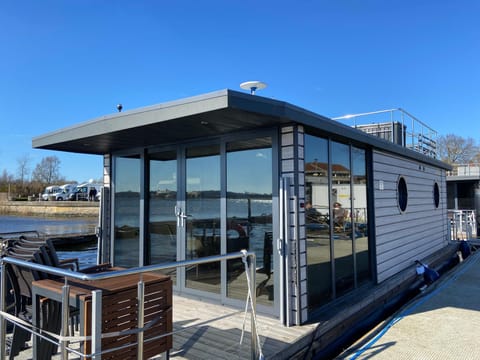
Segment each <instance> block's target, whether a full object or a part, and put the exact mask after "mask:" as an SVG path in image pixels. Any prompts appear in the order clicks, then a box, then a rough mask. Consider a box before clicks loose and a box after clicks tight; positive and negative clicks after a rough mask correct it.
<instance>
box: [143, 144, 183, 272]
mask: <svg viewBox="0 0 480 360" xmlns="http://www.w3.org/2000/svg"><path fill="white" fill-rule="evenodd" d="M149 158H150V160H149V163H150V179H149V195H150V197H149V198H150V200H149V207H148V208H149V216H148V242H147V247H146V252H147V264H149V265H150V264H159V263H167V262H174V261H175V260H176V259H177V219H176V216H175V207H176V205H177V152H176V151H163V152H157V153H153V154H150V156H149ZM168 274H169V275H171V276H174V275H175V270H170V271H168ZM173 280H174V281H175V279H173Z"/></svg>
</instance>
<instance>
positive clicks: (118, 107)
mask: <svg viewBox="0 0 480 360" xmlns="http://www.w3.org/2000/svg"><path fill="white" fill-rule="evenodd" d="M122 109H123V106H122V104H118V105H117V110H118V112H122Z"/></svg>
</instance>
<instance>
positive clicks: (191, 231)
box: [181, 145, 220, 293]
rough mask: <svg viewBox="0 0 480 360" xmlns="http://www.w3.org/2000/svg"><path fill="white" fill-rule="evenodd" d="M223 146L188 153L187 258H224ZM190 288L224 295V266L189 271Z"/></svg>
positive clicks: (201, 267) (187, 279)
mask: <svg viewBox="0 0 480 360" xmlns="http://www.w3.org/2000/svg"><path fill="white" fill-rule="evenodd" d="M219 151H220V149H219V146H218V145H214V146H207V147H196V148H190V149H187V160H186V211H185V216H186V218H182V219H181V221H185V222H186V229H185V230H186V234H185V237H186V239H185V241H186V243H185V250H186V253H185V258H186V259H196V258H201V257H205V256H211V255H219V254H220V155H219ZM186 286H187V287H189V288H193V289H198V290H203V291H209V292H214V293H220V263H219V262H215V263H209V264H202V265H195V266H193V267H191V268H187V269H186Z"/></svg>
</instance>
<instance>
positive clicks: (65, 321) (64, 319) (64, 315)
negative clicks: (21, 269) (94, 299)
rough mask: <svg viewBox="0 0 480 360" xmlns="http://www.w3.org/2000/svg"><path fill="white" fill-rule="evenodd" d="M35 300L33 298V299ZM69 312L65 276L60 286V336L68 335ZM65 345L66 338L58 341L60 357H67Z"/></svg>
mask: <svg viewBox="0 0 480 360" xmlns="http://www.w3.org/2000/svg"><path fill="white" fill-rule="evenodd" d="M34 301H35V300H34ZM69 312H70V286H69V285H68V282H67V278H65V285H63V288H62V327H61V330H60V335H61V336H62V337H64V336H67V335H68V319H69V317H70V316H69ZM67 345H68V340H64V339H63V338H62V340H61V341H60V354H61V358H62V360H63V359H68V353H67Z"/></svg>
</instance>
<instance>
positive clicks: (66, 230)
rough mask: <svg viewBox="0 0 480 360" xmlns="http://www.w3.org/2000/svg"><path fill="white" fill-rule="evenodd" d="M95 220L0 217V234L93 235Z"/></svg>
mask: <svg viewBox="0 0 480 360" xmlns="http://www.w3.org/2000/svg"><path fill="white" fill-rule="evenodd" d="M97 224H98V219H96V218H43V217H31V216H28V217H27V216H25V217H20V216H0V233H2V232H14V231H38V232H40V233H44V234H53V235H62V234H93V233H95V228H96V226H97Z"/></svg>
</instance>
